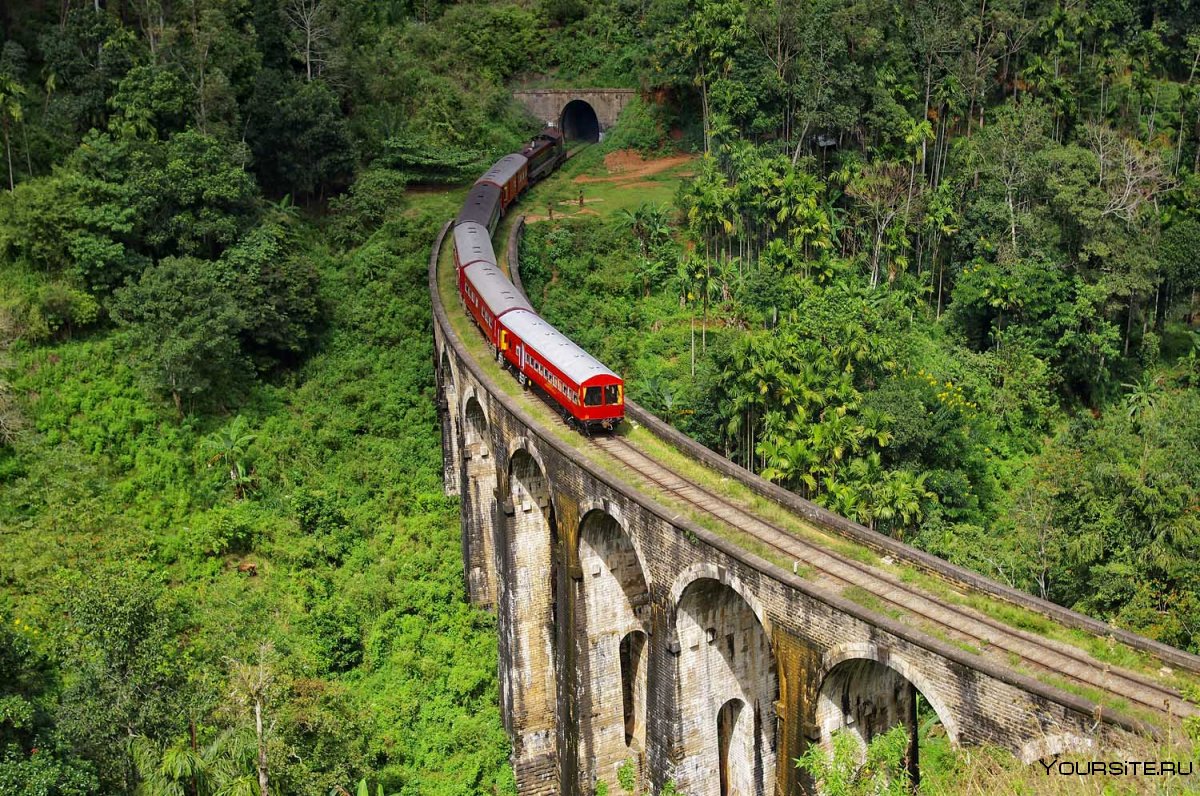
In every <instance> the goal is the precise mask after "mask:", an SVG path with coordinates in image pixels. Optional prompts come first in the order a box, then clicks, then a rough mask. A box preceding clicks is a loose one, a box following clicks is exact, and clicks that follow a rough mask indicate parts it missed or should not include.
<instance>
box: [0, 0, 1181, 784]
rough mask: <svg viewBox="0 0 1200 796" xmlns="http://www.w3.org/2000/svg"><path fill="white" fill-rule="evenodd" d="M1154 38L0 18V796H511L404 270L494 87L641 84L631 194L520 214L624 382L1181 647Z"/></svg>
mask: <svg viewBox="0 0 1200 796" xmlns="http://www.w3.org/2000/svg"><path fill="white" fill-rule="evenodd" d="M1198 23H1200V19H1197V12H1195V11H1193V10H1192V9H1191V7H1190V6H1189V5H1179V4H1175V3H1161V2H1154V1H1152V0H1146V1H1144V2H1133V0H1105V1H1104V2H1096V3H1084V2H1074V3H1052V2H1044V1H1043V0H1033V1H1032V2H1031V1H1030V0H1026V1H1025V2H1023V3H1016V2H1015V0H995V1H994V2H993V1H992V0H988V1H987V2H984V3H982V4H980V5H975V4H973V3H959V2H946V1H944V0H933V1H932V2H921V3H916V2H901V3H884V2H881V1H880V0H841V1H840V2H832V0H813V2H807V3H797V2H791V0H779V1H778V2H766V0H754V2H741V1H740V0H718V1H717V2H707V1H697V0H687V1H686V2H685V1H681V0H647V2H630V1H628V0H601V1H600V2H594V3H584V2H582V0H525V1H524V2H499V3H443V2H439V0H416V1H415V2H411V3H410V2H400V1H398V0H388V1H387V2H367V0H350V1H349V2H336V3H335V2H333V1H332V0H180V1H179V2H173V3H165V2H158V0H109V1H108V2H101V0H91V1H90V2H89V1H87V0H63V2H59V3H56V4H51V3H47V2H44V1H42V0H29V2H25V3H21V4H15V3H5V4H3V5H2V6H0V34H2V35H0V38H2V46H0V145H2V147H3V153H2V154H0V158H2V159H0V173H2V175H3V176H2V179H0V544H2V545H3V555H2V556H0V792H2V793H5V794H8V793H14V794H21V795H22V796H33V794H46V795H49V794H93V793H106V794H109V793H117V794H121V793H124V794H132V793H142V794H166V793H172V794H174V793H188V794H194V795H195V796H200V795H201V794H218V793H220V794H224V793H247V792H258V791H257V789H258V787H259V785H260V782H262V781H263V780H264V779H265V780H267V781H268V783H269V784H268V785H267V787H269V790H270V791H271V792H278V793H289V794H290V793H297V794H326V793H342V792H345V790H346V789H348V790H351V791H353V790H354V789H355V785H356V783H359V782H360V781H363V780H366V781H368V782H369V783H370V784H371V785H372V786H375V785H379V786H381V787H383V788H384V790H385V792H386V793H388V794H396V793H402V794H452V793H453V794H471V793H479V794H495V793H511V792H512V790H513V784H512V773H511V770H510V769H509V767H508V764H507V759H506V758H507V753H508V744H507V741H506V739H505V738H504V734H503V731H502V728H501V721H500V716H499V715H498V708H497V695H496V674H495V658H496V638H495V628H494V620H493V619H491V618H490V617H489V616H488V615H486V614H484V613H481V612H478V611H476V610H474V609H471V608H469V607H468V606H466V605H465V604H464V603H463V594H462V575H461V562H460V561H459V549H458V542H457V539H458V523H457V509H456V503H455V502H454V501H450V500H447V499H445V498H444V497H442V488H441V483H440V474H441V467H440V446H439V444H438V429H437V425H436V414H435V411H434V407H433V403H432V397H433V388H434V385H433V372H432V365H431V351H430V340H431V335H430V332H429V323H430V321H429V310H428V301H427V296H426V286H425V263H426V257H427V254H428V247H429V244H430V242H431V241H432V239H433V235H434V232H435V230H436V229H437V227H438V225H439V224H440V223H441V221H442V220H444V219H445V218H447V217H448V216H449V215H451V214H452V213H453V211H454V208H455V206H456V201H455V197H456V196H459V195H460V194H457V193H453V192H447V191H445V190H443V189H438V188H433V189H430V187H429V186H431V185H434V186H436V185H439V184H440V185H454V184H459V183H461V182H463V181H464V180H467V179H469V178H472V177H473V176H474V175H476V174H478V173H479V172H481V171H482V170H483V168H484V167H485V164H487V163H488V162H490V160H491V159H492V158H494V157H495V156H498V155H500V154H503V153H506V152H508V151H511V150H512V149H514V148H515V147H516V146H517V145H518V144H519V142H520V141H521V140H522V138H523V137H524V136H525V135H526V134H528V133H529V132H530V131H532V130H534V129H536V126H537V125H536V122H535V121H534V120H532V119H530V118H528V117H527V116H526V115H525V114H524V112H523V111H521V110H520V109H519V108H518V107H517V106H515V105H514V104H513V102H512V101H511V96H510V88H511V86H512V85H514V84H523V85H538V84H581V83H588V84H592V85H600V86H622V85H625V86H634V87H639V88H643V89H645V90H646V95H647V98H648V99H649V100H652V101H651V102H637V103H634V105H632V106H631V108H630V109H629V110H628V111H627V113H626V115H625V117H624V119H623V122H622V127H621V128H620V129H618V130H616V131H614V136H613V137H612V138H611V139H610V140H609V141H608V142H607V145H608V146H609V147H615V146H633V147H637V148H639V149H642V150H644V151H647V152H650V151H655V150H659V149H665V148H669V147H672V146H683V147H685V148H687V147H690V148H693V149H696V150H698V151H701V152H704V153H706V154H705V156H704V157H703V158H702V159H701V160H700V161H699V165H698V166H697V175H696V177H695V179H694V180H692V181H691V182H690V183H689V184H688V185H687V186H686V187H685V188H684V189H683V190H682V191H681V193H680V196H679V200H678V202H677V204H676V206H675V207H673V208H672V207H663V208H660V207H646V208H643V209H641V210H637V211H635V212H630V213H629V214H628V217H627V218H625V219H624V220H623V222H622V223H620V224H607V223H605V222H602V221H596V222H591V223H577V222H572V223H571V224H569V225H558V226H552V225H542V226H534V227H531V230H530V234H529V237H528V240H527V245H526V260H527V262H528V272H529V276H530V279H531V281H532V282H533V283H534V284H535V285H536V286H537V290H538V293H539V295H540V298H539V301H542V302H543V303H545V304H546V306H547V307H548V312H549V313H550V314H551V316H552V317H553V318H554V319H555V320H556V321H559V322H560V323H561V324H562V325H563V326H564V328H567V329H569V330H571V331H573V332H575V333H576V334H578V336H579V339H580V340H581V341H582V342H584V343H585V344H586V345H588V346H590V347H592V348H593V349H594V350H595V351H596V352H597V353H598V354H600V355H601V356H603V357H604V358H606V359H608V360H610V361H611V362H612V363H613V364H614V365H617V366H619V367H620V368H621V369H622V370H623V371H624V372H625V373H626V375H627V376H628V377H629V379H630V390H631V393H632V394H633V395H634V396H635V397H637V398H639V399H640V400H643V401H644V402H645V403H646V404H647V405H648V406H650V407H651V408H653V409H655V410H656V411H658V412H661V413H662V414H663V415H664V416H665V417H668V418H669V419H670V420H671V421H672V422H675V423H677V424H678V425H680V426H681V427H683V428H685V429H687V430H688V431H689V432H691V433H693V434H695V435H696V436H698V437H699V438H701V439H702V440H704V441H705V442H707V443H709V444H711V445H713V446H715V447H717V448H719V449H722V450H725V451H728V452H729V454H730V455H732V456H734V457H735V458H737V459H738V460H739V461H743V462H745V463H746V464H748V465H749V466H751V467H753V468H754V469H756V470H759V471H761V472H764V473H765V474H766V475H768V476H769V477H772V478H775V479H776V480H779V481H780V482H782V483H786V484H788V485H789V486H791V487H793V488H795V489H797V490H798V491H800V492H801V493H803V494H806V495H808V496H809V497H812V498H814V499H816V500H820V501H822V502H825V503H826V504H828V505H830V506H832V507H834V508H836V509H837V510H839V511H843V512H846V513H848V514H850V515H851V516H855V517H857V518H859V519H861V520H863V521H865V522H868V523H871V524H873V525H875V526H876V527H878V528H880V529H881V530H884V531H887V532H890V533H894V534H896V535H898V536H902V537H903V538H906V539H908V540H911V541H914V542H916V543H918V544H921V545H923V546H925V547H927V548H929V549H932V550H935V551H936V552H939V553H941V554H944V555H947V556H949V557H950V558H952V559H954V560H957V561H962V562H965V563H967V564H969V565H971V566H974V567H976V568H978V569H980V570H981V571H984V572H987V573H989V574H993V575H997V576H999V577H1001V578H1003V579H1006V580H1008V581H1010V582H1012V583H1015V584H1017V585H1020V586H1022V587H1025V588H1030V589H1033V590H1035V591H1038V592H1040V593H1043V594H1046V595H1048V596H1050V597H1051V598H1053V599H1056V600H1060V601H1062V602H1064V603H1066V604H1069V605H1075V606H1077V607H1080V608H1083V609H1085V610H1089V611H1092V612H1094V613H1096V614H1097V615H1100V616H1104V617H1106V618H1107V617H1112V618H1115V619H1116V620H1117V621H1119V622H1120V623H1122V624H1124V625H1126V626H1129V627H1133V628H1136V629H1139V630H1142V631H1143V632H1147V633H1149V634H1151V635H1154V636H1156V637H1158V638H1162V639H1164V640H1166V641H1169V642H1171V643H1175V644H1179V645H1181V646H1187V647H1190V648H1192V649H1196V638H1195V624H1194V623H1195V621H1196V617H1197V616H1200V612H1198V610H1197V573H1196V566H1197V564H1196V563H1195V562H1196V560H1197V556H1196V541H1195V539H1196V536H1195V523H1196V518H1195V511H1194V509H1195V506H1196V483H1197V474H1196V473H1195V472H1194V470H1195V467H1196V466H1197V465H1196V464H1195V462H1196V461H1197V458H1196V456H1195V453H1196V446H1197V430H1196V420H1195V412H1194V411H1193V409H1194V403H1195V401H1196V398H1195V393H1194V387H1193V382H1194V381H1195V380H1196V379H1197V378H1200V376H1198V375H1197V374H1200V368H1198V367H1197V363H1196V355H1195V353H1194V349H1195V347H1196V346H1195V342H1194V339H1193V336H1192V332H1191V324H1190V322H1191V317H1190V316H1191V313H1192V293H1193V290H1194V287H1195V286H1196V282H1198V281H1200V272H1197V271H1196V269H1195V267H1194V263H1195V254H1194V252H1195V251H1196V246H1197V243H1200V220H1198V219H1197V218H1196V214H1197V211H1196V207H1197V205H1196V194H1197V192H1198V191H1200V188H1198V187H1197V185H1198V183H1197V182H1196V179H1195V177H1194V176H1193V172H1195V171H1196V170H1197V169H1196V165H1197V161H1198V159H1200V146H1198V143H1197V116H1198V114H1200V94H1198V92H1197V91H1196V88H1195V86H1194V78H1195V72H1196V65H1197V63H1198V62H1200V61H1198V59H1200V39H1198V38H1197V37H1196V34H1197V33H1200V27H1198V26H1197V25H1198ZM410 186H419V190H412V189H411V188H410ZM631 332H632V333H631ZM693 363H694V364H693ZM256 715H258V716H262V719H263V720H262V722H261V724H257V723H256ZM947 770H948V771H953V764H952V763H948V764H947ZM987 778H988V775H987V774H985V775H984V776H982V777H981V781H985V780H986V779H987ZM952 780H953V775H949V776H948V779H946V780H945V781H952ZM372 792H374V790H372Z"/></svg>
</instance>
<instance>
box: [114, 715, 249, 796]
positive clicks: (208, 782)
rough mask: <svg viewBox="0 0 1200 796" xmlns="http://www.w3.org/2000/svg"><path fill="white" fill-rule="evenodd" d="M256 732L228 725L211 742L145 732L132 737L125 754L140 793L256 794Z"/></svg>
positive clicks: (142, 795) (193, 795)
mask: <svg viewBox="0 0 1200 796" xmlns="http://www.w3.org/2000/svg"><path fill="white" fill-rule="evenodd" d="M254 748H255V747H254V736H253V735H252V734H250V733H249V732H247V731H245V730H237V729H228V730H225V731H223V732H222V733H220V734H219V735H218V736H217V737H216V738H214V739H213V740H212V741H211V742H210V743H207V744H204V745H200V744H198V743H197V742H196V738H195V734H194V732H193V734H192V736H191V737H190V739H187V738H180V739H177V740H176V741H174V742H160V741H155V740H153V739H151V738H147V737H145V736H141V735H138V736H134V737H133V738H132V739H131V740H130V744H129V753H130V756H131V757H132V758H133V764H134V767H135V768H136V770H137V774H138V779H139V780H140V781H139V782H138V786H137V790H136V791H135V792H136V793H137V794H138V796H258V781H257V777H256V773H255V768H254Z"/></svg>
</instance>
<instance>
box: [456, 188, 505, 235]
mask: <svg viewBox="0 0 1200 796" xmlns="http://www.w3.org/2000/svg"><path fill="white" fill-rule="evenodd" d="M467 222H474V223H476V224H482V225H483V226H485V227H487V230H488V232H495V231H496V224H498V223H499V222H500V189H499V188H497V187H496V186H495V185H492V184H491V183H487V182H483V183H480V182H477V183H475V185H473V186H472V187H471V191H470V193H468V194H467V201H465V202H463V207H462V210H460V211H459V212H458V222H457V223H459V224H465V223H467Z"/></svg>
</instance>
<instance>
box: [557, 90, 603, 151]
mask: <svg viewBox="0 0 1200 796" xmlns="http://www.w3.org/2000/svg"><path fill="white" fill-rule="evenodd" d="M559 128H560V129H561V130H562V131H563V136H564V137H565V138H567V139H568V140H572V141H591V142H593V143H594V142H596V141H599V140H600V119H599V118H597V116H596V111H595V109H594V108H592V106H591V105H589V104H588V103H586V102H584V101H583V100H578V99H577V100H571V101H570V102H568V103H567V106H566V107H565V108H563V111H562V120H561V121H560V122H559Z"/></svg>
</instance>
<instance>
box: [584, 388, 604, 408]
mask: <svg viewBox="0 0 1200 796" xmlns="http://www.w3.org/2000/svg"><path fill="white" fill-rule="evenodd" d="M583 403H584V405H585V406H599V405H600V388H599V387H588V388H587V389H586V390H584V393H583Z"/></svg>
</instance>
